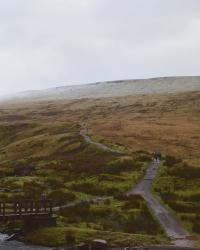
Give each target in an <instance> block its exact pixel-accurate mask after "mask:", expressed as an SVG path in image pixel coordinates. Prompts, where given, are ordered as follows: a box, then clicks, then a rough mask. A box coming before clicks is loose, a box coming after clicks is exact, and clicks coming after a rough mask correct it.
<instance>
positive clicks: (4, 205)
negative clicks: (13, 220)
mask: <svg viewBox="0 0 200 250" xmlns="http://www.w3.org/2000/svg"><path fill="white" fill-rule="evenodd" d="M5 216H6V203H5V202H3V220H4V219H5Z"/></svg>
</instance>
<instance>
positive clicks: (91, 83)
mask: <svg viewBox="0 0 200 250" xmlns="http://www.w3.org/2000/svg"><path fill="white" fill-rule="evenodd" d="M186 77H200V75H171V76H155V77H144V78H125V79H118V80H102V81H96V82H86V83H74V84H69V85H67V84H66V85H60V86H58V85H57V86H54V87H46V88H45V87H44V88H41V89H27V90H22V91H16V92H14V93H10V94H9V93H8V94H3V95H1V94H0V97H1V98H7V97H9V96H10V97H12V96H15V95H17V94H23V93H24V94H25V93H28V92H38V91H45V90H50V89H59V88H64V87H74V86H76V87H77V86H82V85H95V84H100V83H114V82H116V83H117V82H125V81H139V80H154V79H163V78H186ZM58 84H59V83H58Z"/></svg>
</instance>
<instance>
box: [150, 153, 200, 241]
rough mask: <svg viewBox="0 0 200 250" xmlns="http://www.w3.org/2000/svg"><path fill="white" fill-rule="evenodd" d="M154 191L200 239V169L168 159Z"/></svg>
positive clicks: (171, 158)
mask: <svg viewBox="0 0 200 250" xmlns="http://www.w3.org/2000/svg"><path fill="white" fill-rule="evenodd" d="M153 189H154V191H155V192H156V193H157V194H158V195H159V196H160V197H161V198H162V200H163V201H164V202H165V203H166V204H167V205H168V206H169V207H170V209H172V210H173V211H174V213H176V215H177V216H178V217H179V218H180V219H181V220H182V222H183V224H184V225H185V227H186V228H187V229H188V230H189V231H190V232H191V233H192V234H193V235H197V237H200V168H198V167H194V166H189V165H187V164H185V163H183V162H182V161H181V160H180V159H175V158H173V157H167V158H166V160H165V161H164V164H163V166H162V167H161V169H160V171H159V175H158V176H157V178H156V181H155V182H154V187H153Z"/></svg>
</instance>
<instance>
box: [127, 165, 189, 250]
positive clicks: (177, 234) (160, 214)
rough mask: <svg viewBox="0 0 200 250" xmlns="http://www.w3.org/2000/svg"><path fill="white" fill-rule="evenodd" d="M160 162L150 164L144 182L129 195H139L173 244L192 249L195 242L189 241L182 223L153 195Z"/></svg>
mask: <svg viewBox="0 0 200 250" xmlns="http://www.w3.org/2000/svg"><path fill="white" fill-rule="evenodd" d="M159 166H160V162H159V161H154V162H152V163H151V164H150V166H149V168H148V170H147V172H146V174H145V176H144V177H143V178H142V180H141V181H140V182H139V183H138V185H136V187H134V188H133V189H132V190H130V191H129V192H128V195H131V194H139V195H141V196H142V197H143V198H144V199H145V201H146V202H147V205H148V207H149V208H150V210H151V211H152V212H153V214H154V215H155V217H156V218H157V220H158V221H159V222H160V224H161V226H162V227H163V229H164V230H165V232H166V234H167V235H168V236H169V237H170V238H171V239H172V243H173V244H174V245H177V246H184V247H186V246H187V247H191V246H193V244H194V242H193V241H191V240H189V239H187V238H188V236H189V233H188V232H187V231H186V230H185V229H184V228H183V226H182V224H181V222H180V221H179V220H178V218H176V217H175V216H174V215H173V214H172V213H171V212H170V211H169V210H168V209H167V208H166V207H165V206H164V205H163V204H162V203H160V202H159V201H158V200H157V199H156V198H155V197H154V196H153V195H152V194H151V187H152V183H153V180H154V178H155V177H156V174H157V171H158V168H159Z"/></svg>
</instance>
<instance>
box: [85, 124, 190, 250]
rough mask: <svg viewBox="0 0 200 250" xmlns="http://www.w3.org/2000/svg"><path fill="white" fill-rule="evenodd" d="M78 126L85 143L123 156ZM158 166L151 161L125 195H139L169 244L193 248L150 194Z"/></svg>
mask: <svg viewBox="0 0 200 250" xmlns="http://www.w3.org/2000/svg"><path fill="white" fill-rule="evenodd" d="M80 125H81V128H82V130H81V131H80V135H81V136H82V137H83V138H84V140H85V141H86V142H88V143H91V144H94V145H95V146H97V147H99V148H100V149H103V150H106V151H109V152H114V153H117V154H124V153H123V152H121V151H118V150H114V149H111V148H109V147H108V146H106V145H104V144H102V143H98V142H95V141H93V140H92V139H91V138H90V137H89V136H88V135H87V134H86V128H85V126H84V125H83V124H80ZM159 166H160V161H156V160H155V161H153V162H152V163H151V164H150V166H149V168H148V169H147V172H146V174H145V175H144V177H143V178H142V179H141V181H140V182H139V183H138V184H137V185H136V187H133V188H132V189H131V190H130V191H129V192H128V193H127V195H132V194H139V195H141V196H142V197H143V198H144V199H145V201H146V203H147V205H148V207H149V209H150V210H151V211H152V213H153V214H154V216H155V218H156V219H157V220H158V221H159V223H160V225H161V226H162V228H163V229H164V231H165V232H166V234H167V235H168V236H169V237H170V238H171V242H172V244H173V245H175V246H180V247H193V246H194V241H193V240H190V239H189V238H190V234H189V233H188V232H187V230H185V229H184V227H183V226H182V224H181V222H180V221H179V219H178V218H177V217H176V216H174V214H173V213H172V212H171V211H169V210H168V209H167V208H166V207H165V205H163V204H162V203H161V202H159V201H158V200H157V199H156V198H155V197H154V196H153V195H152V193H151V188H152V184H153V181H154V179H155V177H156V175H157V172H158V168H159Z"/></svg>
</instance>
